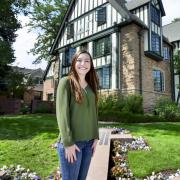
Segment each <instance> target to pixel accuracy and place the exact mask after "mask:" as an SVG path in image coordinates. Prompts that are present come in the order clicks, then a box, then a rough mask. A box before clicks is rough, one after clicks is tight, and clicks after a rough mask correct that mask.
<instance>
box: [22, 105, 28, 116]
mask: <svg viewBox="0 0 180 180" xmlns="http://www.w3.org/2000/svg"><path fill="white" fill-rule="evenodd" d="M29 111H30V109H29V107H28V106H27V105H23V106H22V107H21V109H20V112H22V114H27V113H28V112H29Z"/></svg>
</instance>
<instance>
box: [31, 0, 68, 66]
mask: <svg viewBox="0 0 180 180" xmlns="http://www.w3.org/2000/svg"><path fill="white" fill-rule="evenodd" d="M68 5H69V1H68V0H44V1H38V3H37V2H36V3H32V5H31V17H30V22H29V23H28V26H29V28H30V31H34V30H36V31H38V37H37V41H36V42H35V44H34V48H32V49H31V50H30V53H32V54H33V55H37V58H36V60H35V61H34V63H40V62H41V61H42V60H50V58H51V57H50V55H49V50H50V47H51V46H52V43H53V41H54V39H55V38H56V36H57V34H58V30H59V26H60V24H61V23H62V20H63V17H64V14H65V12H66V9H67V6H68Z"/></svg>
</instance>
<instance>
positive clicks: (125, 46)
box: [120, 24, 171, 111]
mask: <svg viewBox="0 0 180 180" xmlns="http://www.w3.org/2000/svg"><path fill="white" fill-rule="evenodd" d="M140 32H141V29H140V28H139V27H138V26H137V25H135V24H131V25H128V26H125V27H123V28H122V29H121V46H120V51H121V57H120V61H121V63H120V64H121V68H120V69H121V88H122V92H124V93H140V92H141V90H140V82H142V96H143V106H144V110H145V111H150V110H152V107H153V106H154V104H155V100H156V99H157V97H159V96H161V95H164V96H169V97H171V70H170V61H156V60H154V59H151V58H148V57H146V56H145V55H144V40H143V36H141V37H140V36H139V33H140ZM139 37H140V38H141V51H139V49H140V48H139V44H140V40H139ZM140 59H141V61H140ZM140 66H141V68H140ZM140 69H141V72H142V81H141V80H140V79H141V76H140ZM154 69H157V70H161V71H162V72H163V73H164V78H165V79H164V81H165V91H164V92H163V93H161V92H156V91H154V81H153V76H152V72H153V70H154Z"/></svg>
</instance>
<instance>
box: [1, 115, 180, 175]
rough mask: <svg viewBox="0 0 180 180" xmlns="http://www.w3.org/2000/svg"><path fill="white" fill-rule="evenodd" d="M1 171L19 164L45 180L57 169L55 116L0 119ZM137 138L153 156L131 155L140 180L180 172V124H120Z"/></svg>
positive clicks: (132, 163) (146, 153) (21, 116)
mask: <svg viewBox="0 0 180 180" xmlns="http://www.w3.org/2000/svg"><path fill="white" fill-rule="evenodd" d="M0 127H1V129H0V167H2V166H3V165H10V164H15V165H17V164H20V165H22V166H23V167H25V168H29V169H30V170H32V171H35V172H37V174H38V175H40V176H41V177H43V178H45V177H47V176H48V175H50V174H51V173H53V172H54V171H55V170H56V169H57V167H58V156H57V152H56V150H55V149H52V148H51V147H50V146H51V144H53V143H55V142H56V140H57V136H58V126H57V122H56V118H55V116H54V115H19V116H4V117H3V116H0ZM117 127H125V128H127V129H129V130H130V131H131V133H132V134H133V135H135V136H143V137H144V138H145V139H146V140H147V141H148V143H149V145H150V146H151V147H152V150H151V151H150V152H143V151H136V152H129V153H128V160H129V164H130V168H131V169H132V171H133V173H134V174H135V175H136V176H137V177H142V176H145V175H147V174H150V173H151V172H152V171H161V170H164V169H178V168H180V123H154V124H119V125H117Z"/></svg>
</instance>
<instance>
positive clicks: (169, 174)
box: [108, 128, 180, 180]
mask: <svg viewBox="0 0 180 180" xmlns="http://www.w3.org/2000/svg"><path fill="white" fill-rule="evenodd" d="M127 132H129V131H127V130H125V129H122V128H114V130H113V131H112V134H123V133H127ZM129 150H131V151H132V150H144V151H150V150H151V147H149V146H148V143H147V142H146V141H145V140H144V139H143V138H142V137H138V138H133V140H132V142H123V141H121V140H112V141H111V149H110V159H109V172H108V180H125V179H131V180H136V179H137V178H136V177H134V175H133V173H132V171H131V170H130V168H129V166H128V156H127V152H128V151H129ZM177 176H180V170H179V169H178V170H177V171H173V170H171V171H168V170H167V171H162V172H159V173H157V174H155V173H154V172H152V174H151V175H150V176H147V177H144V178H142V179H143V180H158V179H159V180H170V179H173V178H175V177H177ZM138 179H139V178H138Z"/></svg>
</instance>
